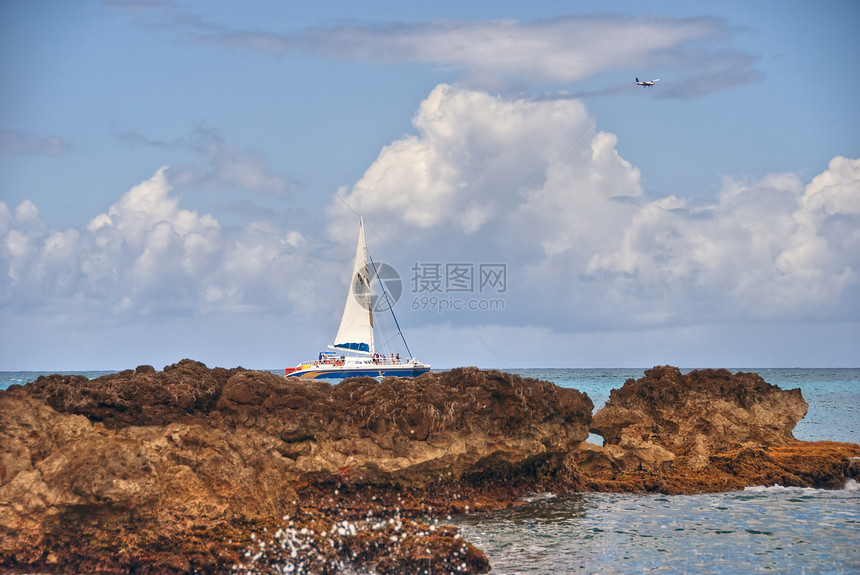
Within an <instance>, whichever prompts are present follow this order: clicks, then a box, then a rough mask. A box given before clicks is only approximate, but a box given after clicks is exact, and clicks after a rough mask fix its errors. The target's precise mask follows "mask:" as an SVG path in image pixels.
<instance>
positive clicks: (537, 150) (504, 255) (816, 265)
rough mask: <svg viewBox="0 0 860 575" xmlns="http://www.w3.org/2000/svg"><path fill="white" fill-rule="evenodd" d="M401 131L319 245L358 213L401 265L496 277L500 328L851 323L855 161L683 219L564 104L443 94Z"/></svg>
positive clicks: (725, 194) (859, 185) (341, 206)
mask: <svg viewBox="0 0 860 575" xmlns="http://www.w3.org/2000/svg"><path fill="white" fill-rule="evenodd" d="M413 124H414V126H415V130H416V133H415V134H413V135H407V136H404V137H403V138H401V139H399V140H397V141H395V142H392V143H391V144H389V145H388V146H386V147H385V149H383V150H382V152H381V153H380V154H379V157H378V158H377V160H376V161H375V162H374V163H373V164H372V165H371V166H370V167H369V168H368V169H367V171H366V172H365V174H364V176H363V177H362V179H361V180H359V181H358V182H357V183H356V184H355V186H353V188H352V189H351V190H349V191H348V192H346V191H345V192H344V193H343V194H342V198H343V200H344V201H343V202H341V201H336V202H333V203H332V205H331V207H330V210H329V214H330V216H331V226H330V233H331V235H332V236H333V237H351V236H350V235H349V233H348V232H347V231H346V230H348V229H349V226H350V225H352V220H353V219H354V215H353V212H357V213H362V214H365V216H366V217H367V219H368V225H369V226H370V227H373V228H374V229H376V230H377V231H378V232H379V234H380V235H381V236H382V237H384V238H386V241H387V242H388V243H394V242H398V243H399V245H402V246H404V247H403V248H402V249H403V250H407V251H411V252H413V253H416V254H432V253H435V254H436V255H435V257H436V258H437V259H440V260H443V261H464V260H465V261H469V258H472V259H473V261H474V259H475V258H482V259H484V260H486V259H487V258H492V259H493V260H494V261H503V262H506V263H507V264H508V279H509V281H510V283H511V288H510V289H509V292H508V294H507V295H506V297H507V298H508V299H509V300H512V302H511V303H514V304H515V305H509V307H508V308H506V315H505V319H503V320H500V321H504V322H512V323H527V322H533V323H534V324H537V325H552V326H555V327H556V328H559V329H563V328H564V329H569V328H570V326H571V325H578V326H583V327H586V326H598V325H599V326H602V327H607V326H609V327H613V328H618V329H621V328H637V329H639V328H642V327H644V326H655V325H656V326H660V325H671V324H678V323H689V322H701V321H716V322H719V321H724V320H727V319H732V320H739V319H740V320H773V319H778V318H782V319H826V318H830V319H835V318H840V317H845V315H846V313H847V314H848V315H852V316H857V315H858V311H860V309H858V305H857V303H856V302H852V301H851V297H850V294H851V293H853V291H856V290H857V287H858V283H860V276H858V272H860V243H858V236H860V231H858V230H860V225H858V224H860V221H858V200H857V198H858V197H860V160H850V159H846V158H835V159H834V160H833V161H832V162H831V164H830V166H829V167H828V169H827V170H826V171H824V172H823V173H822V174H820V175H818V176H816V177H815V178H814V179H813V180H812V181H810V182H809V183H806V184H804V182H803V181H802V180H801V179H800V178H799V177H798V176H797V175H794V174H774V175H770V176H767V177H765V178H762V179H761V180H758V181H746V180H734V179H727V180H726V181H725V182H724V184H723V190H722V192H721V193H720V195H719V196H718V198H716V200H715V201H713V202H711V203H710V204H707V205H692V204H690V203H689V202H688V201H687V200H686V199H684V198H679V197H673V196H668V197H651V196H648V195H647V194H645V193H644V192H643V190H642V186H641V182H640V173H639V170H638V169H637V168H636V167H635V166H633V165H631V164H630V163H629V162H628V161H626V160H625V159H624V158H623V157H621V155H620V154H619V153H618V150H617V148H616V146H617V138H616V136H615V135H614V134H610V133H606V132H601V131H598V130H596V129H595V128H594V124H593V121H592V120H591V119H590V118H589V116H588V113H587V111H586V109H585V108H584V107H583V106H582V104H581V103H580V102H577V101H569V100H566V101H539V102H535V101H531V100H524V99H513V100H509V99H503V98H497V97H492V96H490V95H488V94H486V93H484V92H478V91H472V90H467V89H463V88H456V87H452V86H446V85H442V86H439V87H437V88H436V89H435V90H434V91H433V92H432V93H431V94H430V96H429V97H428V98H427V99H426V100H425V101H424V102H423V103H422V104H421V106H420V108H419V110H418V112H417V113H416V115H415V118H414V120H413ZM536 175H537V177H535V176H536ZM479 247H480V249H479ZM421 257H423V256H421ZM852 290H853V291H852ZM461 319H463V320H464V321H465V319H466V318H461Z"/></svg>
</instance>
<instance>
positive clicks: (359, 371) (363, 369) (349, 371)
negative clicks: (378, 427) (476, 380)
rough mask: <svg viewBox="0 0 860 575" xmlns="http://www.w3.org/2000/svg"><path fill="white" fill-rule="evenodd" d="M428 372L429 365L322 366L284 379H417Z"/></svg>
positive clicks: (299, 371) (312, 367)
mask: <svg viewBox="0 0 860 575" xmlns="http://www.w3.org/2000/svg"><path fill="white" fill-rule="evenodd" d="M428 371H430V366H429V365H374V366H356V365H342V366H337V365H324V366H311V367H308V368H305V369H297V370H295V371H291V372H290V373H287V374H286V377H295V378H298V379H344V378H347V377H364V376H369V377H390V376H394V377H418V376H419V375H421V374H423V373H427V372H428Z"/></svg>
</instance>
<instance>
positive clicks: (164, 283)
mask: <svg viewBox="0 0 860 575" xmlns="http://www.w3.org/2000/svg"><path fill="white" fill-rule="evenodd" d="M858 24H860V4H858V3H856V2H848V1H834V0H824V1H822V2H816V3H814V4H810V3H808V2H802V1H790V0H789V1H774V0H763V1H761V2H698V1H690V2H641V1H606V0H601V1H600V2H587V1H586V2H576V3H571V2H552V1H547V2H531V3H524V2H507V1H492V2H490V1H476V2H461V1H458V2H449V1H445V0H442V1H439V2H434V3H420V4H419V3H411V2H410V3H405V2H404V3H397V2H388V1H386V2H382V1H375V2H373V1H372V2H362V3H356V2H325V1H323V2H315V3H310V2H303V3H298V2H269V1H263V0H255V1H250V2H244V3H213V2H203V1H190V0H189V1H185V0H177V1H172V0H128V1H126V0H104V1H101V2H95V1H89V2H87V1H84V2H74V3H72V2H65V1H59V0H48V1H45V2H38V3H36V2H25V1H18V0H9V1H6V2H3V3H2V5H0V370H5V371H11V370H44V371H50V370H58V371H59V370H102V369H104V370H112V369H127V368H133V367H135V366H137V365H143V364H147V365H154V366H156V367H157V368H161V367H162V366H164V365H167V364H170V363H174V362H176V361H178V360H180V359H182V358H186V357H187V358H191V359H195V360H198V361H202V362H204V363H206V364H207V365H209V366H210V367H212V366H222V367H234V366H239V365H241V366H244V367H247V368H256V369H280V368H282V367H285V366H294V365H297V364H298V363H299V362H301V361H304V360H307V359H310V358H314V357H316V355H317V353H318V352H319V351H320V350H324V349H326V346H327V345H328V344H330V343H331V342H332V339H333V337H334V334H335V332H336V330H337V325H338V322H339V318H340V314H341V312H342V310H343V302H344V298H345V297H346V294H347V289H348V285H349V282H350V275H351V271H352V258H353V255H354V253H355V242H356V238H357V233H358V219H359V216H362V217H363V218H364V221H365V225H366V228H367V242H368V249H369V252H370V255H371V257H373V259H374V261H375V262H377V263H378V264H381V263H385V264H388V266H390V267H389V268H387V269H389V270H394V274H393V275H391V276H390V277H389V278H388V279H387V280H386V283H387V285H388V286H389V288H391V292H392V295H393V296H396V304H395V305H394V312H395V313H396V315H397V319H398V322H399V325H400V327H401V328H402V331H403V333H404V335H405V336H406V339H407V341H408V344H409V348H410V351H411V353H412V354H413V355H414V356H416V357H417V358H419V359H420V360H422V361H424V362H427V363H430V364H431V365H433V367H434V368H450V367H455V366H463V365H476V366H479V367H486V368H503V369H506V368H525V367H650V366H654V365H663V364H671V365H677V366H681V367H727V368H755V367H857V366H860V136H858V133H860V130H858V129H859V128H860V106H858V105H857V94H860V67H858V66H857V61H858V58H860V37H858V35H857V33H856V28H857V25H858ZM636 77H638V78H639V79H640V80H653V79H659V82H656V84H655V85H654V86H653V87H640V86H636V85H635V84H634V78H636ZM383 315H384V314H381V313H377V314H376V317H377V319H376V323H377V326H378V327H379V328H380V332H382V331H383V330H382V328H384V327H386V326H388V327H391V326H392V325H393V324H392V323H391V322H390V320H387V319H385V318H384V317H383ZM398 340H399V338H398V337H396V330H394V332H391V331H389V332H388V333H387V334H383V333H380V335H379V336H378V341H377V345H378V346H380V347H383V346H389V345H390V346H392V349H393V351H394V352H396V353H403V349H402V348H397V347H396V342H397V341H398ZM384 349H388V347H384Z"/></svg>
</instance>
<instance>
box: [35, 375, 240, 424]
mask: <svg viewBox="0 0 860 575" xmlns="http://www.w3.org/2000/svg"><path fill="white" fill-rule="evenodd" d="M244 371H245V370H244V369H242V368H241V367H238V368H234V369H222V368H220V367H216V368H214V369H209V368H208V367H206V366H205V365H204V364H202V363H200V362H198V361H192V360H190V359H183V360H182V361H180V362H178V363H176V364H173V365H168V366H167V367H165V368H164V371H156V370H155V369H154V368H153V367H152V366H150V365H141V366H138V367H137V369H134V370H126V371H121V372H119V373H115V374H111V375H106V376H103V377H99V378H97V379H94V380H88V379H87V378H86V377H84V376H81V375H51V376H41V377H39V378H38V379H37V380H36V381H34V382H32V383H29V384H27V385H26V389H27V391H28V392H29V393H30V394H32V395H34V396H35V397H39V398H40V399H41V400H42V401H44V402H45V404H47V405H50V406H51V407H53V408H54V409H56V410H57V411H59V412H62V413H77V414H80V415H84V416H86V417H87V419H89V420H90V421H100V422H102V423H104V424H105V426H106V427H109V428H121V427H126V426H129V425H167V424H170V423H175V422H177V421H179V420H182V419H188V418H189V417H194V416H205V415H207V414H208V413H210V412H211V411H212V410H213V409H214V408H215V404H216V403H217V402H218V398H219V397H220V396H221V392H222V390H223V388H224V385H225V384H226V383H227V381H228V380H229V379H230V377H232V376H233V375H235V374H237V373H242V372H244Z"/></svg>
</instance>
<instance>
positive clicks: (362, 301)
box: [333, 218, 374, 354]
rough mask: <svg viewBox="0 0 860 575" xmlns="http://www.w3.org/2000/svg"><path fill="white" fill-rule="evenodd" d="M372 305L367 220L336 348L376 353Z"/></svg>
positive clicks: (361, 228)
mask: <svg viewBox="0 0 860 575" xmlns="http://www.w3.org/2000/svg"><path fill="white" fill-rule="evenodd" d="M371 302H372V299H371V291H370V271H369V269H368V266H367V245H366V244H365V241H364V218H360V220H359V226H358V248H356V251H355V264H354V266H353V270H352V282H350V285H349V294H348V295H347V297H346V305H345V306H344V308H343V317H342V318H341V320H340V327H339V328H338V330H337V336H335V338H334V346H333V347H335V348H337V349H345V350H352V351H360V352H366V353H371V354H372V353H374V347H373V311H372V309H371V308H372V303H371Z"/></svg>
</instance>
